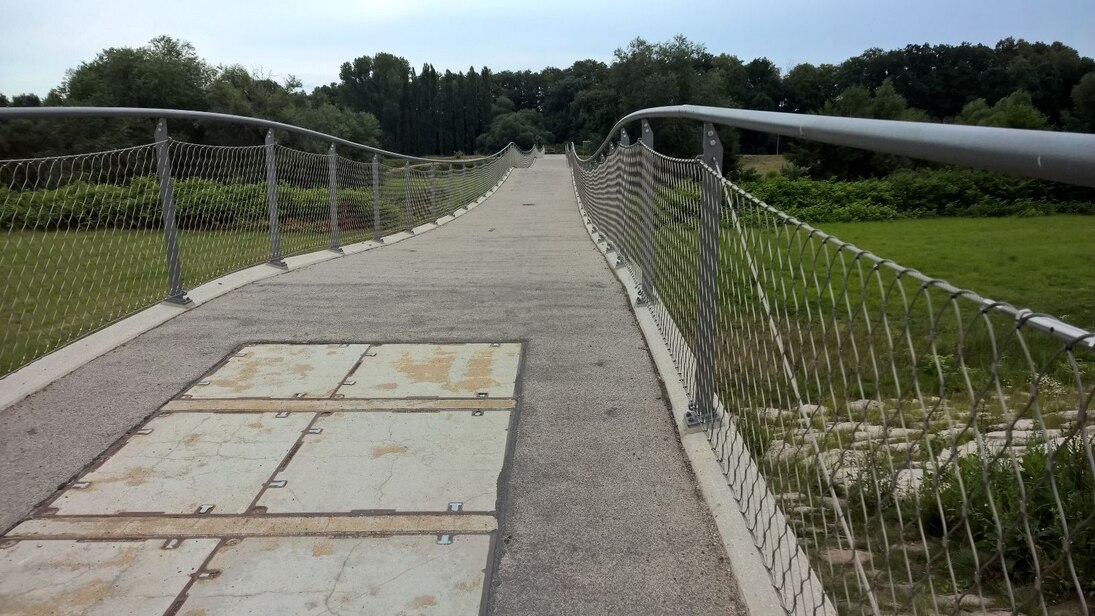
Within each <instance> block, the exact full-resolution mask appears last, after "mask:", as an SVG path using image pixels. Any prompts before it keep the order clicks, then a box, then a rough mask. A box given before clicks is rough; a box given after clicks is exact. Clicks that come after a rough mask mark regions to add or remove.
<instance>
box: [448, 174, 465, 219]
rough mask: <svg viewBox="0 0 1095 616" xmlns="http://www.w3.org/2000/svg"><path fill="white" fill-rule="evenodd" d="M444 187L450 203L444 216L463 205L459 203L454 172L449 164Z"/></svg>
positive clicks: (458, 191)
mask: <svg viewBox="0 0 1095 616" xmlns="http://www.w3.org/2000/svg"><path fill="white" fill-rule="evenodd" d="M445 186H447V187H448V189H449V201H450V202H451V203H452V205H451V206H449V211H448V212H446V214H452V213H453V211H454V210H455V209H456V208H458V207H460V206H461V205H463V204H462V203H460V189H459V187H457V185H456V172H455V167H454V166H453V164H452V163H449V175H448V177H447V178H446V179H445Z"/></svg>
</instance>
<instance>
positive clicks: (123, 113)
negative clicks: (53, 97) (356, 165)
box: [0, 107, 535, 163]
mask: <svg viewBox="0 0 1095 616" xmlns="http://www.w3.org/2000/svg"><path fill="white" fill-rule="evenodd" d="M32 118H164V119H174V120H205V121H209V122H225V123H230V124H247V125H250V126H258V127H260V128H268V129H273V130H283V131H286V132H289V133H296V134H298V135H304V136H306V137H312V138H315V139H320V140H323V141H327V142H330V143H334V144H338V145H344V146H347V147H351V148H356V149H359V150H364V151H366V152H369V153H371V154H379V155H381V156H386V157H389V158H399V159H402V160H409V161H415V162H422V163H451V162H461V163H474V162H480V161H484V160H490V159H492V158H495V157H497V156H498V155H500V154H502V153H503V152H505V151H506V150H508V149H509V148H510V147H516V144H514V143H513V142H510V143H509V144H508V145H506V147H504V148H502V149H501V150H498V152H496V153H494V154H491V155H490V156H480V157H477V158H461V159H458V160H455V159H441V158H423V157H421V156H410V155H407V154H399V153H397V152H389V151H388V150H383V149H381V148H374V147H373V146H371V145H365V144H363V143H357V142H355V141H350V140H348V139H343V138H341V137H335V136H334V135H328V134H327V133H321V132H319V131H315V130H311V129H309V128H301V127H299V126H293V125H292V124H284V123H282V122H274V121H273V120H264V119H262V118H250V117H247V116H238V115H232V114H229V113H214V112H212V111H189V110H185V109H156V108H141V107H6V108H0V120H24V119H32ZM518 149H520V148H518ZM533 149H534V150H535V148H533Z"/></svg>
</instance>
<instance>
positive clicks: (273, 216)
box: [266, 129, 288, 267]
mask: <svg viewBox="0 0 1095 616" xmlns="http://www.w3.org/2000/svg"><path fill="white" fill-rule="evenodd" d="M276 146H277V141H276V140H275V139H274V130H273V129H268V130H267V131H266V203H267V206H268V207H269V210H270V265H273V266H276V267H288V266H287V265H285V261H283V260H282V259H281V225H280V224H279V223H278V165H277V160H276V159H275V158H274V149H275V147H276Z"/></svg>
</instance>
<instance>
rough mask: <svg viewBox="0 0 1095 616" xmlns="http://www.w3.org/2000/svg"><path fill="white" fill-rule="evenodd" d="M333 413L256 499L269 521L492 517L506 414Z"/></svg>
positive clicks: (506, 427) (506, 429)
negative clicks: (307, 516) (275, 516)
mask: <svg viewBox="0 0 1095 616" xmlns="http://www.w3.org/2000/svg"><path fill="white" fill-rule="evenodd" d="M474 413H475V412H474V411H442V412H436V413H393V412H389V413H384V412H373V413H335V414H333V415H331V416H327V417H320V418H319V419H317V420H316V423H315V426H316V427H318V428H320V429H321V430H322V432H320V433H319V434H307V435H305V437H304V441H303V443H304V444H303V445H302V446H301V448H300V449H299V450H298V451H297V453H296V455H294V456H293V459H292V460H291V461H290V462H289V464H288V466H287V467H286V468H285V470H283V471H281V472H279V473H278V474H277V476H276V477H275V478H274V479H276V480H279V481H285V482H286V483H285V485H284V486H283V487H280V488H271V489H269V490H267V491H266V492H265V493H263V495H262V498H261V499H260V500H259V503H258V504H259V505H262V506H265V507H267V511H268V512H270V513H302V512H329V513H336V512H348V511H356V510H394V511H397V512H430V511H446V510H450V509H451V508H450V503H460V506H459V510H461V511H475V512H487V511H494V510H495V503H496V500H497V491H498V475H499V473H500V472H501V470H502V464H503V462H504V460H505V453H506V440H507V436H508V433H509V418H510V413H509V411H493V412H490V413H482V414H479V415H476V414H474Z"/></svg>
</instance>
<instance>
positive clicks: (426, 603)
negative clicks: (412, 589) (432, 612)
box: [411, 595, 437, 607]
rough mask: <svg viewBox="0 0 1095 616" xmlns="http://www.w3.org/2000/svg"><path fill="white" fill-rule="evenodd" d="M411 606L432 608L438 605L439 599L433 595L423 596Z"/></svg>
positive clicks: (416, 599) (417, 598)
mask: <svg viewBox="0 0 1095 616" xmlns="http://www.w3.org/2000/svg"><path fill="white" fill-rule="evenodd" d="M411 605H412V606H413V607H430V606H431V605H437V597H435V596H433V595H422V596H420V597H416V598H415V600H414V602H413V603H411Z"/></svg>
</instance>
